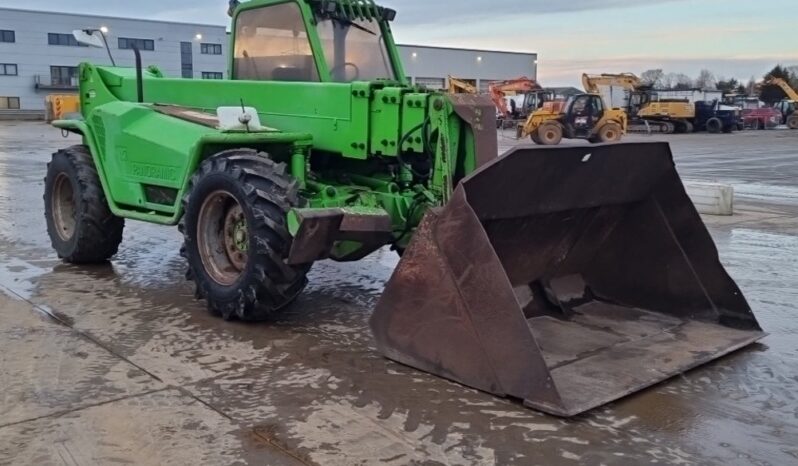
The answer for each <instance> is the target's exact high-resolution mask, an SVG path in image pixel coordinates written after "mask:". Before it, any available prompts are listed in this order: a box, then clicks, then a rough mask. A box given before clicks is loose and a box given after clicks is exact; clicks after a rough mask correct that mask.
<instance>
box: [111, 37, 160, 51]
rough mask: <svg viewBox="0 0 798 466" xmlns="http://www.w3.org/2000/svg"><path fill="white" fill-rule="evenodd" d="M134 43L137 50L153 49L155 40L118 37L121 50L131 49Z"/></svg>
mask: <svg viewBox="0 0 798 466" xmlns="http://www.w3.org/2000/svg"><path fill="white" fill-rule="evenodd" d="M134 45H135V46H136V47H137V48H138V49H139V50H150V51H152V50H155V41H154V40H152V39H131V38H129V37H120V38H119V48H120V49H122V50H129V49H132V48H133V46H134Z"/></svg>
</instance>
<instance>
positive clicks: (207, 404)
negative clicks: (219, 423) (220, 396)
mask: <svg viewBox="0 0 798 466" xmlns="http://www.w3.org/2000/svg"><path fill="white" fill-rule="evenodd" d="M197 383H201V382H193V383H191V384H189V385H196V384H197ZM173 388H176V389H178V390H179V391H180V392H181V393H182V394H184V395H186V396H188V397H190V398H192V399H194V400H196V401H197V402H198V403H200V404H202V405H203V406H205V407H207V408H208V409H210V410H212V411H214V412H216V413H218V414H219V415H221V416H224V417H225V418H227V419H229V420H230V421H233V422H236V423H238V424H240V425H244V426H245V425H246V424H245V422H244V421H243V420H241V419H236V418H235V417H233V416H231V415H229V414H227V413H225V412H224V411H222V410H220V409H219V408H217V407H216V406H213V405H212V404H211V403H210V402H207V401H205V400H203V399H202V398H200V397H199V396H197V395H195V394H194V393H192V392H191V391H190V390H189V389H188V388H186V387H181V386H174V387H173ZM245 428H247V429H248V430H250V431H251V432H252V434H254V435H255V436H256V437H258V438H260V439H261V440H263V441H264V442H266V443H268V444H269V445H270V446H272V447H274V448H275V449H277V450H279V451H281V452H282V453H285V454H286V455H288V456H290V457H291V458H293V459H295V460H297V461H299V462H300V463H302V464H304V465H308V466H312V465H313V464H314V463H309V462H308V461H307V460H305V459H304V458H302V457H301V456H299V454H298V453H296V452H293V451H291V450H289V449H287V448H285V447H284V446H282V445H280V444H278V443H275V442H274V441H272V439H270V438H269V437H267V436H265V435H263V434H261V433H260V432H258V430H257V429H254V428H252V427H245Z"/></svg>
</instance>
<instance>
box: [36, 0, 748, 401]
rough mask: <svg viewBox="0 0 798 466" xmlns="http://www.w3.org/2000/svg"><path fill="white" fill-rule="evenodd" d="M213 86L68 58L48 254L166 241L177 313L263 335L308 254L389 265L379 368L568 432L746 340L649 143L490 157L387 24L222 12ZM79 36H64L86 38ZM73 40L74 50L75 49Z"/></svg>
mask: <svg viewBox="0 0 798 466" xmlns="http://www.w3.org/2000/svg"><path fill="white" fill-rule="evenodd" d="M231 13H232V27H231V53H230V62H229V66H230V68H229V78H228V79H225V80H214V81H209V80H208V81H206V80H191V79H178V78H169V77H166V76H164V75H163V73H162V72H161V71H160V70H158V69H157V67H154V66H145V64H144V63H142V61H143V60H142V59H141V58H142V57H141V54H139V53H138V51H137V50H135V49H134V54H135V55H136V56H137V57H138V59H137V60H136V62H137V65H136V66H135V67H134V68H124V67H116V66H105V65H101V64H95V63H82V64H81V65H80V72H79V73H78V76H79V77H80V82H79V86H80V95H81V101H80V106H81V114H82V116H81V117H80V118H74V119H62V120H56V121H54V122H53V125H54V126H55V127H56V128H58V129H59V130H63V131H68V132H71V133H75V134H77V135H79V136H80V137H81V143H80V144H78V145H74V146H71V147H65V148H64V149H62V150H59V151H58V152H56V153H55V154H54V155H53V157H52V161H51V162H50V164H49V165H48V167H47V175H46V180H45V187H44V205H45V213H46V219H47V229H48V233H49V235H50V238H51V241H52V245H53V247H54V249H55V251H56V252H57V254H58V255H59V257H61V258H62V259H63V260H64V261H66V262H69V263H74V264H90V263H96V262H103V261H106V260H109V259H112V258H113V256H114V254H115V253H116V252H117V250H118V248H119V244H120V242H121V239H122V231H123V228H124V225H125V222H126V221H144V222H150V223H156V224H162V225H178V226H179V230H180V231H181V233H182V236H183V243H184V244H183V248H182V251H181V253H182V255H183V256H184V257H185V260H186V266H187V278H188V279H189V280H190V281H191V282H192V283H193V284H194V286H195V289H196V297H197V298H198V299H200V300H203V301H204V302H205V303H206V304H207V307H208V309H209V310H210V312H212V313H213V314H215V315H218V316H220V317H222V318H224V319H241V320H246V321H251V320H260V319H269V318H272V317H273V316H274V315H275V314H276V313H278V312H279V311H280V310H282V309H284V308H285V307H287V306H289V305H290V304H291V303H292V301H294V299H295V298H296V297H297V296H298V295H299V294H300V293H301V292H302V290H303V288H305V285H306V284H307V273H308V271H309V270H310V268H311V266H312V264H313V263H314V262H315V261H319V260H324V259H332V260H336V261H355V260H359V259H361V258H363V257H365V256H366V255H368V254H370V253H372V252H374V251H376V250H378V249H380V248H383V247H392V248H393V249H395V250H397V251H398V252H400V253H401V254H402V258H401V260H400V262H399V264H398V266H397V268H396V270H395V271H394V273H393V276H392V277H391V278H390V280H389V281H388V283H387V285H386V287H385V290H384V293H383V295H382V297H381V298H380V300H379V302H378V304H377V306H376V309H375V310H374V313H373V315H372V317H371V328H372V331H373V334H374V339H375V342H376V347H377V348H378V349H379V351H381V352H382V353H383V354H384V355H385V356H387V357H388V358H391V359H393V360H395V361H398V362H400V363H403V364H406V365H408V366H412V367H415V368H418V369H420V370H423V371H427V372H430V373H432V374H436V375H439V376H441V377H445V378H448V379H451V380H453V381H457V382H459V383H462V384H464V385H468V386H470V387H474V388H477V389H480V390H484V391H486V392H490V393H493V394H496V395H499V396H506V397H512V398H514V399H518V400H523V402H524V404H526V405H527V406H529V407H532V408H535V409H538V410H542V411H545V412H548V413H552V414H556V415H560V416H571V415H574V414H577V413H580V412H583V411H586V410H589V409H591V408H594V407H597V406H600V405H602V404H604V403H607V402H610V401H613V400H616V399H618V398H621V397H624V396H626V395H628V394H630V393H634V392H636V391H638V390H641V389H643V388H645V387H648V386H650V385H653V384H655V383H657V382H660V381H662V380H665V379H668V378H669V377H672V376H674V375H677V374H679V373H681V372H684V371H686V370H689V369H692V368H694V367H696V366H699V365H701V364H704V363H707V362H709V361H712V360H714V359H716V358H719V357H721V356H723V355H726V354H728V353H731V352H733V351H735V350H737V349H739V348H742V347H744V346H746V345H748V344H750V343H752V342H754V341H756V340H758V339H760V338H762V337H763V335H764V334H763V332H762V330H761V328H760V327H759V324H758V323H757V321H756V319H755V317H754V315H753V313H752V311H751V308H750V307H749V305H748V303H747V302H746V300H745V298H744V297H743V295H742V293H741V292H740V289H739V288H738V287H737V286H736V285H735V283H734V281H733V280H732V279H731V278H730V277H729V275H728V274H727V273H726V271H725V270H724V268H723V266H722V265H721V263H720V261H719V259H718V253H717V250H716V248H715V246H714V244H713V242H712V238H711V237H710V235H709V233H708V232H707V229H706V228H705V226H704V225H703V223H702V221H701V217H700V216H699V214H698V213H697V212H696V209H695V207H693V204H692V203H691V202H690V199H689V198H688V196H687V194H686V192H685V189H684V187H683V185H682V182H681V180H680V179H679V175H678V174H677V173H676V170H675V169H674V163H673V157H672V155H671V152H670V149H669V147H668V145H667V144H662V143H645V144H607V145H598V146H571V147H559V148H556V147H555V148H551V147H542V148H534V147H519V148H517V149H515V150H513V151H511V152H509V153H507V154H504V155H502V156H501V157H497V155H498V154H497V139H496V130H495V125H494V124H495V111H494V105H493V103H492V102H491V101H490V100H489V99H488V98H486V97H481V96H475V95H469V94H459V95H449V94H446V93H441V92H434V91H430V90H427V89H424V88H418V87H414V86H411V85H409V84H408V82H409V81H408V79H407V76H406V75H405V72H404V69H403V66H402V62H401V61H400V54H399V53H398V51H397V48H396V45H395V43H394V40H393V36H392V34H391V23H392V21H393V20H394V18H395V17H396V12H395V11H394V10H392V9H389V8H386V7H382V6H378V5H376V4H375V3H373V2H372V1H366V0H293V1H286V0H252V1H249V2H244V3H241V4H240V5H235V4H234V5H233V7H232V8H231ZM86 34H87V33H85V31H84V32H83V36H84V37H83V38H84V40H85V43H88V44H90V43H91V41H89V40H88V39H86V37H85V36H86ZM76 36H77V34H76Z"/></svg>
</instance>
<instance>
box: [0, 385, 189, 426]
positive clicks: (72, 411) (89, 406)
mask: <svg viewBox="0 0 798 466" xmlns="http://www.w3.org/2000/svg"><path fill="white" fill-rule="evenodd" d="M173 389H174V387H163V388H156V389H153V390H147V391H145V392H141V393H136V394H134V395H125V396H120V397H117V398H113V399H110V400H105V401H101V402H98V403H92V404H88V405H84V406H81V407H79V408H72V409H65V410H63V411H57V412H54V413H50V414H44V415H42V416H37V417H32V418H29V419H23V420H21V421H15V422H10V423H8V424H0V429H4V428H6V427H13V426H16V425H19V424H25V423H28V422H34V421H38V420H41V419H47V418H51V417H61V416H65V415H67V414H70V413H75V412H78V411H83V410H84V409H89V408H96V407H98V406H104V405H107V404H111V403H116V402H117V401H122V400H127V399H131V398H137V397H140V396H147V395H152V394H153V393H158V392H162V391H166V390H173Z"/></svg>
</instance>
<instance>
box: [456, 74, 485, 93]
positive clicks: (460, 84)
mask: <svg viewBox="0 0 798 466" xmlns="http://www.w3.org/2000/svg"><path fill="white" fill-rule="evenodd" d="M478 93H479V92H478V91H477V87H476V86H474V85H473V84H471V83H469V82H466V81H463V80H462V79H458V78H455V77H454V76H449V94H478Z"/></svg>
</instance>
